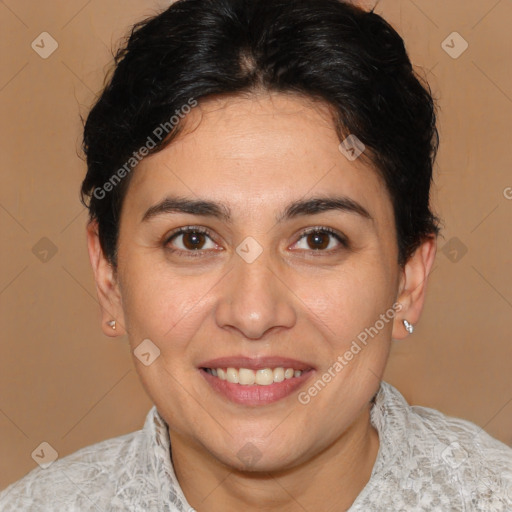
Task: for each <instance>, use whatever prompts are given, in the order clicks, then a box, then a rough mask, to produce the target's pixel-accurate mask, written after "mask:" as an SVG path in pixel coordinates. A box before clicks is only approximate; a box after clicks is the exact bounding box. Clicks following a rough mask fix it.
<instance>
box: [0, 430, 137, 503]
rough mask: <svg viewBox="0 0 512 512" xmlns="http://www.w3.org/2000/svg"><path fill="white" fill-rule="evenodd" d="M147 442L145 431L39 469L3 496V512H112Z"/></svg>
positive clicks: (80, 452)
mask: <svg viewBox="0 0 512 512" xmlns="http://www.w3.org/2000/svg"><path fill="white" fill-rule="evenodd" d="M144 442H145V436H144V433H143V431H142V430H138V431H136V432H132V433H130V434H125V435H123V436H119V437H114V438H112V439H107V440H105V441H102V442H99V443H96V444H93V445H90V446H87V447H85V448H82V449H80V450H78V451H76V452H74V453H72V454H70V455H67V456H65V457H63V458H61V459H57V460H56V461H55V462H53V463H52V464H51V465H50V466H48V467H46V469H43V468H42V467H37V468H35V469H33V470H32V471H30V472H29V473H28V474H27V475H25V476H24V477H23V478H21V479H20V480H18V481H17V482H14V483H13V484H11V485H10V486H9V487H7V488H6V489H4V490H3V491H2V492H0V510H2V512H10V511H19V510H31V511H43V510H44V511H54V510H55V511H57V510H68V511H72V510H111V506H110V505H111V500H112V498H113V497H114V496H115V495H116V491H117V489H118V487H119V486H120V485H122V481H123V479H124V478H129V473H130V472H136V470H135V468H134V466H136V465H137V464H139V463H140V461H138V460H137V458H138V457H139V454H140V453H144V451H143V450H140V448H141V447H142V445H143V444H144Z"/></svg>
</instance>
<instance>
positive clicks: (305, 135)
mask: <svg viewBox="0 0 512 512" xmlns="http://www.w3.org/2000/svg"><path fill="white" fill-rule="evenodd" d="M183 128H184V129H183V132H182V133H181V134H180V135H178V137H177V138H176V139H175V140H174V141H173V142H171V144H170V145H169V146H167V147H166V148H165V149H163V150H162V151H160V152H158V153H155V154H154V155H151V156H149V157H146V158H145V159H144V160H143V161H142V162H141V163H140V164H139V165H138V166H137V168H136V169H135V170H134V171H133V172H134V175H133V176H132V180H131V184H130V187H129V188H128V193H127V197H126V198H125V203H128V204H127V205H126V206H127V207H128V208H129V210H135V211H141V210H143V209H147V208H148V207H149V206H151V205H152V204H155V203H157V202H158V201H161V200H162V199H163V198H164V197H165V195H166V194H170V193H172V194H173V195H176V194H179V195H184V196H188V197H194V196H196V198H197V197H200V198H207V199H210V200H217V201H222V202H223V203H228V204H230V206H231V210H232V211H233V212H237V211H238V212H239V214H240V215H243V214H244V213H245V214H247V212H249V211H251V209H250V207H251V206H255V207H258V208H260V210H262V211H264V210H267V209H278V208H279V209H280V207H281V206H282V205H283V204H285V203H288V202H290V201H292V200H296V199H298V198H303V197H307V196H308V195H318V194H324V195H328V194H333V193H337V194H342V195H345V196H348V197H351V198H353V199H354V200H356V201H357V202H360V203H362V204H364V205H365V207H367V209H368V210H372V212H373V213H372V216H374V217H377V218H378V217H383V216H384V217H386V216H389V214H390V213H391V203H390V199H389V196H388V194H387V191H386V188H385V185H384V184H383V181H382V180H381V178H380V176H379V174H378V173H377V172H376V171H375V170H374V169H373V168H372V167H371V165H370V164H369V163H368V160H366V159H363V158H359V159H357V160H354V161H350V160H348V159H347V158H346V157H345V156H344V155H343V154H342V153H341V152H340V150H339V143H340V141H339V138H338V134H337V133H336V130H335V125H334V122H333V118H332V114H331V111H330V110H329V108H328V107H327V106H326V105H325V104H323V103H320V102H318V101H313V100H309V99H307V98H304V97H301V96H298V95H285V94H265V95H259V96H249V97H229V98H216V99H211V100H207V101H205V102H202V103H200V104H199V106H198V107H196V108H194V109H193V110H192V111H191V112H190V113H189V114H188V115H187V117H186V118H185V123H184V127H183ZM252 211H253V212H254V210H252Z"/></svg>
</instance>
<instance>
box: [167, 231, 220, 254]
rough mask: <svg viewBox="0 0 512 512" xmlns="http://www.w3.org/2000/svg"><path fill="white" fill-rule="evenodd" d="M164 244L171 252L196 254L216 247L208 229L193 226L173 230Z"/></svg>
mask: <svg viewBox="0 0 512 512" xmlns="http://www.w3.org/2000/svg"><path fill="white" fill-rule="evenodd" d="M164 245H165V247H166V248H167V249H169V250H170V251H171V252H177V253H182V254H186V253H196V254H197V255H199V254H202V253H205V252H207V251H208V250H209V249H216V248H218V246H217V245H216V244H215V242H214V241H213V240H212V238H211V236H210V235H209V232H208V231H203V230H202V229H200V228H194V227H186V228H182V229H180V230H178V231H176V232H174V233H173V235H172V236H170V237H169V238H168V239H167V240H166V242H165V243H164Z"/></svg>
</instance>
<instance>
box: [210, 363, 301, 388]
mask: <svg viewBox="0 0 512 512" xmlns="http://www.w3.org/2000/svg"><path fill="white" fill-rule="evenodd" d="M206 371H207V372H208V373H209V374H210V375H213V376H215V377H217V378H219V379H220V380H227V381H228V382H231V383H232V384H242V385H243V386H251V385H253V384H257V385H259V386H268V385H270V384H272V383H274V382H283V381H284V380H285V379H292V378H294V377H300V376H301V375H302V373H303V372H302V370H294V369H293V368H286V369H285V368H283V367H278V368H274V369H272V368H262V369H260V370H256V371H254V370H251V369H250V368H231V367H230V368H226V369H224V368H207V369H206Z"/></svg>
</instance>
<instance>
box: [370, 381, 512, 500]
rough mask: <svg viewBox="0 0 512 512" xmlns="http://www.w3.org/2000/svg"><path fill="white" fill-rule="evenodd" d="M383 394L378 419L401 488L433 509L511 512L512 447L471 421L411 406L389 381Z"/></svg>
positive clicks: (389, 471)
mask: <svg viewBox="0 0 512 512" xmlns="http://www.w3.org/2000/svg"><path fill="white" fill-rule="evenodd" d="M379 394H380V400H379V401H378V402H377V404H376V405H377V411H376V412H375V414H374V418H375V421H376V422H377V423H379V422H380V425H377V428H379V426H380V428H379V434H380V432H381V431H382V437H383V439H384V443H385V444H386V447H385V450H387V451H386V459H387V464H386V466H387V468H386V473H387V474H388V476H389V477H392V476H393V477H394V480H395V482H396V484H397V485H396V487H397V489H402V491H403V490H404V489H406V490H407V492H409V494H410V495H411V496H414V495H416V496H418V497H423V498H422V499H423V500H424V501H429V500H431V501H429V503H430V504H431V505H432V506H433V507H434V508H435V506H437V505H438V506H440V507H443V506H450V507H452V508H451V509H450V510H466V508H467V507H470V510H512V449H511V448H510V447H508V446H507V445H506V444H504V443H502V442H500V441H498V440H497V439H494V438H493V437H491V436H490V435H489V434H487V433H486V432H485V431H484V429H483V428H481V427H479V426H477V425H475V424H474V423H472V422H470V421H467V420H463V419H459V418H454V417H450V416H447V415H445V414H443V413H441V412H440V411H437V410H435V409H431V408H428V407H421V406H410V405H409V404H408V403H407V402H406V401H405V399H404V398H403V396H402V395H401V394H400V393H399V391H398V390H396V389H395V388H393V387H392V386H391V385H389V384H387V383H382V386H381V390H380V392H379ZM403 492H405V491H403ZM429 496H430V497H429ZM439 497H442V498H439ZM418 499H420V498H418ZM436 504H437V505H436ZM465 507H466V508H465Z"/></svg>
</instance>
